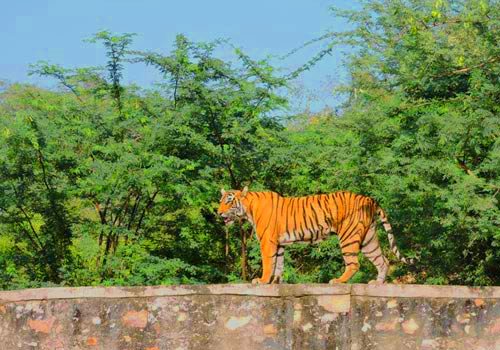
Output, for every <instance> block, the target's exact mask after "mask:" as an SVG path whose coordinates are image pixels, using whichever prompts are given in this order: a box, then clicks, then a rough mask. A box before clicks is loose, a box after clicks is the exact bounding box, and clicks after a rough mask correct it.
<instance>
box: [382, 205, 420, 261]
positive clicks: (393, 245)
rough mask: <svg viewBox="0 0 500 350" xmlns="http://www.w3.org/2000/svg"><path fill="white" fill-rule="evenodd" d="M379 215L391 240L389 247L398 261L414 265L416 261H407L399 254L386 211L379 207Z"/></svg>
mask: <svg viewBox="0 0 500 350" xmlns="http://www.w3.org/2000/svg"><path fill="white" fill-rule="evenodd" d="M377 214H378V215H379V217H380V221H381V222H382V225H383V226H384V230H385V232H387V238H388V239H389V246H390V247H391V251H392V252H393V253H394V254H395V255H396V257H397V258H398V260H399V261H401V262H402V263H405V264H413V263H414V262H415V259H407V258H405V257H403V256H401V253H400V252H399V249H398V247H397V245H396V239H395V238H394V234H393V233H392V227H391V224H390V223H389V220H387V215H386V214H385V212H384V210H383V209H382V208H380V207H378V209H377Z"/></svg>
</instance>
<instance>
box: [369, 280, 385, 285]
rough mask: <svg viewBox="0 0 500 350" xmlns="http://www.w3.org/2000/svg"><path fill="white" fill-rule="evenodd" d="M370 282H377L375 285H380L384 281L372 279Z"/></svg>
mask: <svg viewBox="0 0 500 350" xmlns="http://www.w3.org/2000/svg"><path fill="white" fill-rule="evenodd" d="M368 284H375V285H379V284H384V281H379V280H371V281H370V282H368Z"/></svg>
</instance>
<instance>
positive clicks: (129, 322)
mask: <svg viewBox="0 0 500 350" xmlns="http://www.w3.org/2000/svg"><path fill="white" fill-rule="evenodd" d="M122 322H123V324H124V325H125V326H127V327H133V328H144V327H146V325H147V324H148V311H147V310H142V311H128V312H127V313H126V314H125V315H123V317H122Z"/></svg>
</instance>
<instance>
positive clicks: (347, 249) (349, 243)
mask: <svg viewBox="0 0 500 350" xmlns="http://www.w3.org/2000/svg"><path fill="white" fill-rule="evenodd" d="M359 242H360V238H359V234H358V233H355V234H354V235H353V237H352V238H351V237H350V238H349V239H347V240H346V241H345V242H342V239H341V240H340V249H341V250H342V257H343V258H344V263H345V271H344V273H343V274H342V276H340V277H339V278H334V279H332V280H331V281H330V284H333V283H345V282H347V281H349V279H350V278H351V277H352V276H353V275H354V274H355V273H356V272H358V270H359V262H358V253H359Z"/></svg>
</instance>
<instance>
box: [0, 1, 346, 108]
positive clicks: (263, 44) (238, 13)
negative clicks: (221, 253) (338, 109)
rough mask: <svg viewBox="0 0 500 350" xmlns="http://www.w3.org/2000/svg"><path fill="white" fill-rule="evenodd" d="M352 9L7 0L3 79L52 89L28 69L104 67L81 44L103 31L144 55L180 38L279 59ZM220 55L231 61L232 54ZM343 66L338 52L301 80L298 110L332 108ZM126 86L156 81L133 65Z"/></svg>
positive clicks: (1, 15)
mask: <svg viewBox="0 0 500 350" xmlns="http://www.w3.org/2000/svg"><path fill="white" fill-rule="evenodd" d="M349 4H350V2H349V3H348V4H347V5H346V2H342V1H340V0H337V1H333V0H267V1H266V0H253V1H238V0H232V1H231V0H211V1H208V0H183V1H171V0H163V1H162V0H143V1H137V0H136V1H132V0H86V1H68V0H24V1H6V0H4V3H3V4H2V11H1V12H0V23H2V30H1V31H0V45H1V47H2V54H1V55H0V80H7V81H9V82H30V83H35V84H40V85H44V86H50V82H48V81H47V80H44V79H40V78H36V77H29V76H28V74H27V73H28V69H29V64H31V63H35V62H37V61H39V60H45V61H49V62H51V63H57V64H61V65H63V66H65V67H81V66H97V65H102V64H104V62H105V57H104V55H103V51H102V49H101V48H100V47H99V46H98V45H95V44H90V43H86V42H84V41H83V40H84V39H86V38H89V37H91V36H92V34H93V33H95V32H97V31H100V30H109V31H111V32H114V33H124V32H127V33H136V34H137V36H136V37H135V40H134V44H133V48H134V49H139V50H152V51H158V52H164V53H166V52H168V51H169V50H170V48H171V46H172V43H173V41H174V38H175V35H176V34H178V33H183V34H185V35H186V36H187V37H188V38H189V39H191V40H193V41H210V40H214V39H217V38H227V39H230V40H231V42H232V43H233V44H234V45H236V46H238V47H240V48H242V49H243V50H244V51H245V52H247V53H248V54H249V55H250V56H251V57H253V58H264V57H267V56H269V55H272V56H275V57H278V56H282V55H284V54H286V53H288V52H289V51H291V50H292V49H294V48H295V47H298V46H300V45H301V44H303V43H304V42H306V41H308V40H311V39H313V38H316V37H318V36H320V35H322V34H324V33H325V32H327V31H329V30H337V31H338V30H342V29H344V28H345V27H346V24H345V23H343V22H342V21H340V20H339V19H336V18H334V17H333V16H332V15H331V13H330V11H329V7H330V6H332V5H335V6H340V7H343V8H346V7H350V6H352V5H349ZM320 49H321V44H320V45H316V46H311V47H310V48H308V49H305V50H302V51H300V52H299V53H298V54H295V55H294V56H292V57H290V58H288V59H287V60H284V61H283V60H279V59H275V60H274V63H275V65H277V66H279V67H281V68H282V69H283V71H284V72H286V71H289V70H291V69H294V68H296V67H298V66H300V64H302V63H304V62H305V61H307V60H308V59H309V58H310V57H311V56H312V55H313V54H314V53H316V52H318V50H320ZM228 50H229V49H228ZM221 55H222V56H225V55H227V57H229V56H230V54H229V51H228V52H221ZM222 58H224V57H222ZM341 63H342V60H341V53H340V51H336V53H335V54H333V55H332V56H330V57H328V58H327V59H325V60H324V61H323V62H321V63H320V64H319V65H318V66H317V67H316V68H315V69H314V70H312V71H311V72H308V73H306V74H304V75H302V76H301V77H300V78H299V79H298V80H297V81H296V82H295V85H296V86H297V87H299V89H298V90H299V91H302V92H304V93H303V94H299V95H297V96H292V98H294V99H295V102H294V105H295V108H298V109H301V108H305V107H306V106H307V105H308V104H309V105H310V108H311V109H312V110H319V109H321V108H323V107H324V106H327V105H334V104H335V103H336V101H337V100H336V98H335V97H334V96H332V94H331V91H332V86H333V85H334V84H338V83H341V82H343V81H345V79H346V76H345V71H344V69H343V68H342V65H341ZM125 79H126V81H127V82H135V83H137V84H139V85H141V86H144V87H147V86H148V85H150V84H152V83H153V82H154V81H157V80H158V79H159V76H158V75H157V74H156V73H155V72H154V71H153V70H151V69H148V68H146V67H144V66H133V67H129V68H128V69H127V71H126V76H125ZM311 99H312V101H311V102H310V103H308V100H311Z"/></svg>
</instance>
